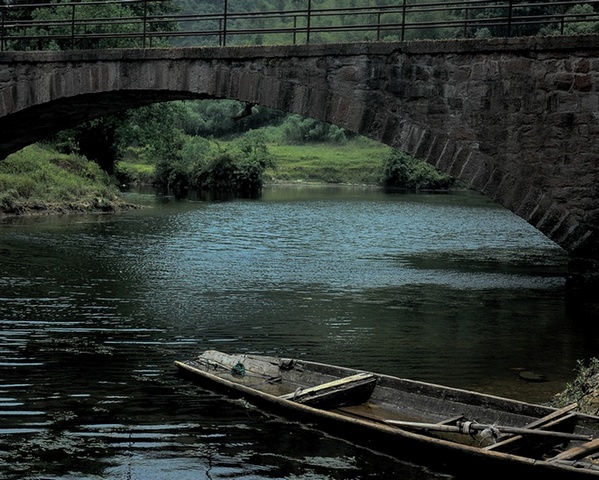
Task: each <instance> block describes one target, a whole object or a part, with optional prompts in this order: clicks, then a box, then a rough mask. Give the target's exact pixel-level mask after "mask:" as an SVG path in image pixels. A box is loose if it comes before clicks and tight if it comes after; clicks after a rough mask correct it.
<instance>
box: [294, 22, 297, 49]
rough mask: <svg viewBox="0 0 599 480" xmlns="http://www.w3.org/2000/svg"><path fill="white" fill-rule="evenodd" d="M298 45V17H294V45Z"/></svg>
mask: <svg viewBox="0 0 599 480" xmlns="http://www.w3.org/2000/svg"><path fill="white" fill-rule="evenodd" d="M296 43H297V15H294V16H293V44H294V45H295V44H296Z"/></svg>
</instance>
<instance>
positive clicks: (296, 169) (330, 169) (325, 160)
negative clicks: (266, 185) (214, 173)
mask: <svg viewBox="0 0 599 480" xmlns="http://www.w3.org/2000/svg"><path fill="white" fill-rule="evenodd" d="M268 149H269V152H270V153H271V154H272V155H273V157H274V158H275V164H276V168H275V169H274V170H270V171H268V175H269V177H270V179H271V180H272V181H275V182H322V183H346V184H371V185H374V184H378V183H380V180H381V175H382V171H383V167H382V159H383V157H384V156H385V155H386V154H387V153H388V152H389V150H390V149H389V147H387V146H385V145H381V144H378V143H376V142H371V141H367V140H364V139H357V140H351V141H349V142H347V143H346V144H345V145H332V144H326V143H323V144H308V145H269V146H268Z"/></svg>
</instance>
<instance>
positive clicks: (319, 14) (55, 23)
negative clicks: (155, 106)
mask: <svg viewBox="0 0 599 480" xmlns="http://www.w3.org/2000/svg"><path fill="white" fill-rule="evenodd" d="M398 3H401V2H395V3H394V4H392V5H379V6H348V7H327V8H317V7H314V6H312V7H311V8H308V6H306V8H299V7H296V8H293V9H290V10H276V11H268V12H261V11H250V12H239V11H234V10H227V11H223V12H212V13H201V14H193V13H160V12H157V13H154V11H153V9H152V7H153V6H156V5H159V0H128V1H127V2H123V1H122V0H96V1H90V2H78V1H70V2H66V3H61V4H57V3H49V4H48V3H33V4H25V5H23V4H4V5H0V14H1V18H0V21H1V23H0V47H1V48H2V49H4V48H5V45H6V43H7V42H11V41H12V42H15V41H28V40H32V41H41V40H44V39H47V40H61V41H62V40H64V41H70V42H71V43H72V47H73V48H74V46H75V44H76V43H77V44H78V43H79V42H83V44H85V40H90V41H93V40H99V39H110V38H115V39H123V38H135V39H139V38H141V39H143V45H144V47H145V45H146V39H148V40H151V39H155V38H162V39H168V38H174V37H182V36H188V37H191V36H195V37H219V44H221V45H224V44H225V43H226V37H227V36H235V37H241V36H244V35H245V36H251V35H293V41H294V42H295V41H296V36H297V35H300V36H302V37H301V38H304V37H303V36H304V35H305V39H306V41H309V38H310V34H320V33H332V34H337V33H341V32H358V33H362V32H368V31H370V32H372V33H374V34H376V38H377V39H378V38H379V37H380V34H381V33H383V34H384V33H386V32H390V31H393V32H394V33H393V34H394V35H396V34H395V32H396V31H399V30H400V31H401V38H403V36H404V33H403V32H405V31H411V32H414V31H417V30H430V29H433V28H438V29H448V30H455V29H458V28H461V29H463V33H462V35H464V36H466V35H467V32H473V31H475V29H477V28H494V27H499V28H502V29H503V28H507V32H508V34H509V32H511V31H512V28H520V27H523V26H537V25H541V24H544V23H545V24H551V25H558V26H560V25H561V28H562V29H563V26H564V25H571V24H576V23H580V22H590V21H599V12H595V11H594V10H593V11H589V12H588V13H575V12H568V11H567V9H569V8H570V7H572V6H574V5H591V7H593V8H595V7H597V6H599V0H582V1H580V2H576V3H573V2H571V1H568V0H562V1H557V2H551V1H543V2H539V3H528V2H526V1H519V2H517V3H515V2H510V1H509V0H500V1H494V0H473V1H468V0H466V1H462V2H456V1H451V2H447V1H434V0H428V1H424V2H419V3H416V2H411V3H409V2H408V1H407V0H405V3H404V4H399V5H398ZM109 5H118V6H137V8H138V10H139V11H140V13H139V14H135V13H131V14H128V15H125V16H122V17H116V18H112V17H109V16H100V17H93V16H90V15H91V14H89V13H88V12H89V10H87V9H89V8H94V7H101V6H109ZM307 5H308V4H307ZM140 7H143V8H140ZM82 8H85V9H86V10H82ZM35 9H54V11H60V12H65V18H62V19H49V20H37V19H18V18H17V19H14V18H11V14H12V13H13V12H16V11H26V10H29V11H33V10H35ZM58 9H60V10H58ZM543 9H547V10H549V12H548V13H545V14H543V13H540V12H541V11H543ZM444 12H445V13H447V16H448V18H445V19H443V18H441V19H430V20H426V19H424V20H422V19H421V17H423V16H425V17H426V15H427V14H429V15H430V14H435V15H436V16H438V15H439V14H443V13H444ZM80 13H84V14H85V16H84V17H78V15H79V14H80ZM483 14H484V15H487V16H482V15H483ZM416 17H419V18H418V19H416ZM478 17H481V18H478ZM331 19H338V20H339V21H342V22H346V23H345V24H337V25H330V24H328V23H330V22H331ZM373 19H374V20H375V21H373ZM271 20H277V21H278V22H279V24H278V25H273V26H268V25H267V26H263V25H260V26H258V27H255V28H252V23H253V21H260V22H263V21H271ZM207 22H210V23H207ZM239 22H243V24H240V23H239ZM321 22H326V23H327V24H326V25H324V24H322V23H321ZM214 24H218V26H216V27H214V28H212V27H213V25H214ZM111 27H114V28H111ZM35 29H40V30H43V29H47V30H54V31H55V30H59V29H63V30H64V33H62V32H61V33H55V32H52V33H39V32H27V33H24V31H25V30H35ZM94 30H95V31H94ZM99 30H108V31H104V32H103V31H99ZM119 30H121V31H119ZM122 30H129V31H122ZM313 38H314V37H313Z"/></svg>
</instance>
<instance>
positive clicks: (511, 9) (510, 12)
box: [507, 0, 514, 37]
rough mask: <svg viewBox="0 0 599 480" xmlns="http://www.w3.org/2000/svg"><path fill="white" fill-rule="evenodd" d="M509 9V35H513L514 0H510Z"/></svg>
mask: <svg viewBox="0 0 599 480" xmlns="http://www.w3.org/2000/svg"><path fill="white" fill-rule="evenodd" d="M508 5H509V10H508V14H507V36H508V37H511V36H512V15H513V9H514V7H513V1H512V0H509V3H508Z"/></svg>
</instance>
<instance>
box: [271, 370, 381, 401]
mask: <svg viewBox="0 0 599 480" xmlns="http://www.w3.org/2000/svg"><path fill="white" fill-rule="evenodd" d="M376 382H377V377H376V375H374V374H372V373H368V372H361V373H357V374H356V375H350V376H349V377H344V378H340V379H337V380H333V381H331V382H326V383H322V384H320V385H316V386H314V387H309V388H298V389H297V390H296V391H295V392H291V393H287V394H285V395H280V396H279V398H282V399H284V400H293V401H295V402H299V403H303V404H306V405H318V404H325V403H326V404H327V406H333V405H334V406H342V405H349V404H356V403H362V402H363V401H365V400H366V399H367V398H368V397H369V396H370V394H371V393H372V390H373V389H374V386H375V384H376ZM354 394H355V395H354ZM352 397H355V399H352ZM338 398H342V400H337V399H338ZM335 403H336V405H335Z"/></svg>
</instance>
